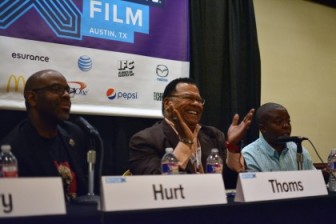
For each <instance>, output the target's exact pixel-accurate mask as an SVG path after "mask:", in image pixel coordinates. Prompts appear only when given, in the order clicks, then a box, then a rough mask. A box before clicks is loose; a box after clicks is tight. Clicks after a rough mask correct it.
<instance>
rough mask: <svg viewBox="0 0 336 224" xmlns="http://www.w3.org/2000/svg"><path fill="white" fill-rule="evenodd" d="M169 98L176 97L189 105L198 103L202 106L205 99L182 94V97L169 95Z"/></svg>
mask: <svg viewBox="0 0 336 224" xmlns="http://www.w3.org/2000/svg"><path fill="white" fill-rule="evenodd" d="M170 97H177V98H180V99H183V100H187V101H189V102H191V103H193V102H195V101H196V102H197V103H200V104H202V105H204V104H205V99H203V98H202V97H200V96H194V95H190V94H183V95H171V96H170Z"/></svg>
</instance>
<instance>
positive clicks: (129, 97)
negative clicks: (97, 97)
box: [106, 88, 138, 100]
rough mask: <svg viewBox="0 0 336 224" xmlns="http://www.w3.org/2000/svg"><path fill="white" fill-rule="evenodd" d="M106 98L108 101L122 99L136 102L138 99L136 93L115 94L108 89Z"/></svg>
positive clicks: (112, 90)
mask: <svg viewBox="0 0 336 224" xmlns="http://www.w3.org/2000/svg"><path fill="white" fill-rule="evenodd" d="M106 96H107V98H108V99H110V100H114V99H124V100H136V99H138V92H117V91H116V90H115V89H113V88H109V89H108V90H107V91H106Z"/></svg>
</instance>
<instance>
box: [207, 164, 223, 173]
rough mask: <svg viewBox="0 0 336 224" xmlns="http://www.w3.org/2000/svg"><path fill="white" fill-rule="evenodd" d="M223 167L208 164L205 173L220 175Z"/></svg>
mask: <svg viewBox="0 0 336 224" xmlns="http://www.w3.org/2000/svg"><path fill="white" fill-rule="evenodd" d="M222 171H223V165H222V164H219V163H216V164H209V165H207V173H222Z"/></svg>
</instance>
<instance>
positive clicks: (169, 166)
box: [162, 163, 179, 174]
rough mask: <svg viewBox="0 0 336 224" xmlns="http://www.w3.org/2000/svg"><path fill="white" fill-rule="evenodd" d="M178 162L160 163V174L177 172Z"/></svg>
mask: <svg viewBox="0 0 336 224" xmlns="http://www.w3.org/2000/svg"><path fill="white" fill-rule="evenodd" d="M178 173H179V169H178V164H175V163H163V164H162V174H178Z"/></svg>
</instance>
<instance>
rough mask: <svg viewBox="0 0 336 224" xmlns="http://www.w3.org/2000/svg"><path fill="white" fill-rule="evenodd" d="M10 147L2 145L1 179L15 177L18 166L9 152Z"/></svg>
mask: <svg viewBox="0 0 336 224" xmlns="http://www.w3.org/2000/svg"><path fill="white" fill-rule="evenodd" d="M11 149H12V148H11V146H10V145H2V146H1V153H0V167H1V171H2V177H17V176H18V166H17V160H16V158H15V156H14V155H13V153H12V152H11Z"/></svg>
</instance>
